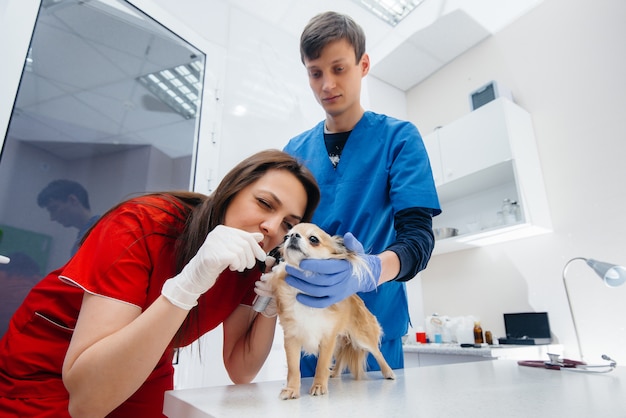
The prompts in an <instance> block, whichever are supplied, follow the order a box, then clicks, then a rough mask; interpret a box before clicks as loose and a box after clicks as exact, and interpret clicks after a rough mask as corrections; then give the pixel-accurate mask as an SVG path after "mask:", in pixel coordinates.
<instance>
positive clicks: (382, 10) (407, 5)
mask: <svg viewBox="0 0 626 418" xmlns="http://www.w3.org/2000/svg"><path fill="white" fill-rule="evenodd" d="M352 1H354V2H355V3H357V4H360V5H361V6H363V7H364V8H365V9H367V10H369V11H370V12H371V13H373V14H374V15H376V16H377V17H379V18H380V19H382V20H384V21H385V22H387V23H388V24H390V25H391V26H396V25H397V24H398V23H399V22H400V21H401V20H402V19H404V18H405V17H407V16H408V15H409V13H411V12H412V11H413V10H414V9H415V8H416V7H417V6H419V5H420V4H421V3H422V2H423V1H424V0H352Z"/></svg>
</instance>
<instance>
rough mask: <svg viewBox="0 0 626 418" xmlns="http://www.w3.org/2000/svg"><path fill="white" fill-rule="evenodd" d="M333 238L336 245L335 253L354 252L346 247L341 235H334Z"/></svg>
mask: <svg viewBox="0 0 626 418" xmlns="http://www.w3.org/2000/svg"><path fill="white" fill-rule="evenodd" d="M332 240H333V243H334V246H335V254H349V253H351V252H352V251H350V250H348V248H346V244H345V243H344V241H343V237H342V236H341V235H333V236H332Z"/></svg>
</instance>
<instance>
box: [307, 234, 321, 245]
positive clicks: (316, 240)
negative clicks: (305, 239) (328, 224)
mask: <svg viewBox="0 0 626 418" xmlns="http://www.w3.org/2000/svg"><path fill="white" fill-rule="evenodd" d="M309 242H310V243H311V245H314V246H317V245H320V240H319V238H317V237H316V236H315V235H311V236H310V237H309Z"/></svg>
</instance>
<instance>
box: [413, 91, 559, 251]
mask: <svg viewBox="0 0 626 418" xmlns="http://www.w3.org/2000/svg"><path fill="white" fill-rule="evenodd" d="M424 144H425V146H426V150H427V152H428V154H429V158H430V161H431V166H432V170H433V176H434V179H435V185H436V186H437V192H438V194H439V200H440V203H441V207H442V210H443V213H442V214H441V215H439V216H437V217H435V218H434V219H433V228H437V227H453V228H457V229H458V230H459V236H457V237H452V238H447V239H443V240H439V241H437V242H436V244H435V250H434V253H433V254H434V255H436V254H441V253H446V252H451V251H456V250H462V249H466V248H471V247H474V246H480V245H487V244H491V243H496V242H503V241H506V240H511V239H517V238H523V237H528V236H532V235H536V234H539V233H545V232H548V231H550V230H551V228H552V222H551V219H550V213H549V208H548V202H547V198H546V194H545V187H544V184H543V177H542V174H541V166H540V164H539V157H538V154H537V147H536V143H535V137H534V132H533V127H532V120H531V117H530V115H529V114H528V112H526V111H525V110H524V109H522V108H521V107H519V106H518V105H516V104H515V103H513V102H511V101H510V100H508V99H505V98H500V99H497V100H494V101H492V102H490V103H488V104H486V105H484V106H482V107H480V108H478V109H476V110H474V111H473V112H471V113H469V114H467V115H466V116H464V117H462V118H461V119H458V120H456V121H454V122H453V123H451V124H449V125H446V126H444V127H441V128H439V129H437V130H436V131H435V132H433V133H432V134H430V135H427V136H426V137H425V138H424ZM504 199H510V200H511V201H514V202H517V204H518V205H519V207H520V213H519V218H518V219H516V220H515V221H513V222H511V220H510V219H508V220H504V219H503V217H502V215H500V214H499V213H498V212H499V211H500V210H501V207H502V202H503V200H504Z"/></svg>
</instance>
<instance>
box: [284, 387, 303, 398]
mask: <svg viewBox="0 0 626 418" xmlns="http://www.w3.org/2000/svg"><path fill="white" fill-rule="evenodd" d="M279 397H280V399H282V400H283V401H286V400H287V399H298V398H299V397H300V390H297V389H292V388H288V387H287V388H284V389H283V390H281V391H280V395H279Z"/></svg>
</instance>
